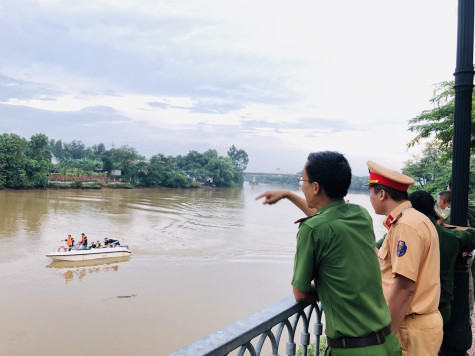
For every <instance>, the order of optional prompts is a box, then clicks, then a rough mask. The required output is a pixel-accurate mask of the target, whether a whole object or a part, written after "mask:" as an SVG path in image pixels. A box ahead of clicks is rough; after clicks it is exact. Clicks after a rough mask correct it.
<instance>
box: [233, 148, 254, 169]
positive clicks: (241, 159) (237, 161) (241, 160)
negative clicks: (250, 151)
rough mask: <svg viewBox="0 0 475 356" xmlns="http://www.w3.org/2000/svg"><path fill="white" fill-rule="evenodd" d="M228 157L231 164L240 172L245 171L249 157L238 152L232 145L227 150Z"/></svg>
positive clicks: (241, 151) (242, 152)
mask: <svg viewBox="0 0 475 356" xmlns="http://www.w3.org/2000/svg"><path fill="white" fill-rule="evenodd" d="M228 157H230V158H231V160H232V162H233V164H234V165H235V166H236V167H239V168H240V169H241V170H242V171H245V170H246V168H247V164H248V163H249V157H248V156H247V153H246V151H244V150H238V149H237V148H236V147H235V146H234V145H232V146H231V147H230V148H229V151H228Z"/></svg>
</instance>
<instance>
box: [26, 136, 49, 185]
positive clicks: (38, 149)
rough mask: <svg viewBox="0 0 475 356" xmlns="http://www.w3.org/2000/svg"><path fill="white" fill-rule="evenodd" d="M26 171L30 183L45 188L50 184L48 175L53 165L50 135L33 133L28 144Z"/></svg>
mask: <svg viewBox="0 0 475 356" xmlns="http://www.w3.org/2000/svg"><path fill="white" fill-rule="evenodd" d="M25 151H26V152H25V153H26V158H27V159H26V161H25V171H26V173H27V177H28V185H29V186H33V187H36V188H43V187H46V186H47V185H48V180H47V178H46V175H47V174H48V172H49V170H50V169H51V167H52V164H51V157H52V153H51V151H50V149H49V142H48V137H46V135H44V134H36V135H33V136H32V137H31V139H30V141H29V142H28V143H27V146H26V150H25Z"/></svg>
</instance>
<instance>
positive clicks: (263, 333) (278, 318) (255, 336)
mask: <svg viewBox="0 0 475 356" xmlns="http://www.w3.org/2000/svg"><path fill="white" fill-rule="evenodd" d="M322 314H323V311H322V308H321V305H320V304H319V303H318V304H317V303H315V304H306V303H297V302H296V301H295V299H294V296H293V295H292V296H289V297H287V298H284V299H282V300H280V301H278V302H277V303H274V304H272V305H270V306H268V307H266V308H264V309H262V310H260V311H258V312H256V313H254V314H251V315H249V316H247V317H245V318H244V319H241V320H239V321H237V322H235V323H233V324H231V325H229V326H227V327H225V328H224V329H221V330H218V331H216V332H214V333H212V334H210V335H208V336H206V337H204V338H202V339H200V340H198V341H196V342H194V343H192V344H190V345H188V346H185V347H184V348H182V349H180V350H178V351H176V352H174V353H172V354H170V355H169V356H205V355H208V356H211V355H212V356H224V355H228V354H229V353H231V352H233V354H236V355H238V356H244V355H247V354H249V355H251V356H258V355H261V351H262V350H263V348H264V346H265V345H266V347H267V348H270V349H271V350H272V351H271V352H272V353H271V356H274V355H275V356H276V355H279V351H284V347H285V355H288V356H294V355H295V354H296V352H297V343H296V340H295V338H296V333H297V330H301V331H300V335H301V337H300V345H302V356H307V351H308V346H309V345H310V343H311V340H310V333H309V328H310V321H311V320H314V328H313V333H314V335H315V340H314V341H315V352H314V355H315V356H318V355H319V345H320V336H321V335H322V332H323V324H322V322H321V320H322ZM312 318H313V319H312ZM289 319H292V321H290V320H289ZM285 331H286V332H285ZM285 335H287V340H286V341H285V345H283V339H285ZM282 336H284V338H282ZM281 343H282V344H281Z"/></svg>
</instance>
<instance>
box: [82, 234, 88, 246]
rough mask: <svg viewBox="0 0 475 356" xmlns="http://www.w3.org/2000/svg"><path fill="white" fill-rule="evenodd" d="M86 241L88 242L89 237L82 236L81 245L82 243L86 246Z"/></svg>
mask: <svg viewBox="0 0 475 356" xmlns="http://www.w3.org/2000/svg"><path fill="white" fill-rule="evenodd" d="M86 241H87V236H86V235H82V240H81V243H82V244H83V245H85V244H86Z"/></svg>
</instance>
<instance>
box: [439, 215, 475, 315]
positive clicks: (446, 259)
mask: <svg viewBox="0 0 475 356" xmlns="http://www.w3.org/2000/svg"><path fill="white" fill-rule="evenodd" d="M430 220H431V221H432V223H433V224H434V225H435V228H436V229H437V234H439V246H440V287H441V290H440V302H439V311H440V313H441V314H442V318H443V319H444V324H445V323H447V321H449V319H450V314H451V310H450V302H451V301H452V299H453V298H454V265H455V260H456V259H457V256H458V254H459V253H460V252H470V251H472V250H473V249H475V229H468V230H466V231H460V230H455V229H447V228H445V227H441V226H440V225H439V224H437V222H436V221H435V219H434V218H430Z"/></svg>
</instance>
